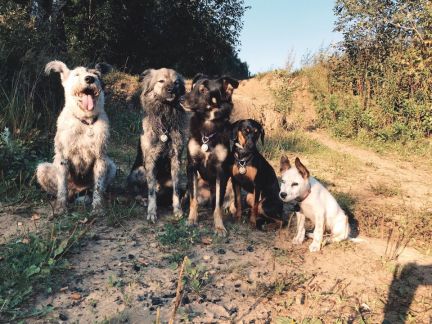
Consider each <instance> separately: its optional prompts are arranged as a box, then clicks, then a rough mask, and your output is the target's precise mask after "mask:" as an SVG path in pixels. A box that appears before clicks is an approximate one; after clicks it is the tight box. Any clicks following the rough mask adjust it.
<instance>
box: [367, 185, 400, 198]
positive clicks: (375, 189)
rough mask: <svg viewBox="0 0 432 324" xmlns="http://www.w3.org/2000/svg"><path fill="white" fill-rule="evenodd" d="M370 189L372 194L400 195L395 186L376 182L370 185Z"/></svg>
mask: <svg viewBox="0 0 432 324" xmlns="http://www.w3.org/2000/svg"><path fill="white" fill-rule="evenodd" d="M370 189H371V191H372V193H373V194H374V195H377V196H384V197H394V196H398V195H400V189H399V188H395V187H390V186H389V185H387V184H385V183H383V182H378V183H376V184H373V185H371V186H370Z"/></svg>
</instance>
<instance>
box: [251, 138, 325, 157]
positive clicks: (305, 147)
mask: <svg viewBox="0 0 432 324" xmlns="http://www.w3.org/2000/svg"><path fill="white" fill-rule="evenodd" d="M325 149H326V148H325V147H324V146H322V145H321V144H319V143H318V142H317V141H315V140H313V139H310V138H309V137H307V136H305V135H304V134H303V133H302V132H301V131H293V132H282V131H281V132H280V133H274V134H272V135H271V136H268V137H267V139H266V143H265V145H264V146H263V147H261V148H260V152H261V154H262V155H263V156H264V157H265V158H266V159H268V160H279V159H280V157H281V155H282V154H286V153H287V152H289V153H295V154H318V153H323V152H324V151H325Z"/></svg>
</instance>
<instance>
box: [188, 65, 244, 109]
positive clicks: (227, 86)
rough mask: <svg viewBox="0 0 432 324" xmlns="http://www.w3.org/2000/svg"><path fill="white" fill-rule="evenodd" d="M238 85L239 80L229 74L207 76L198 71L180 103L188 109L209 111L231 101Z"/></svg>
mask: <svg viewBox="0 0 432 324" xmlns="http://www.w3.org/2000/svg"><path fill="white" fill-rule="evenodd" d="M238 86H239V82H238V81H237V80H235V79H233V78H231V77H229V76H222V77H220V78H209V77H208V76H207V75H204V74H201V73H199V74H197V75H196V76H195V77H194V78H193V80H192V88H191V91H190V92H188V93H187V94H186V95H185V96H184V98H183V100H182V102H181V104H182V106H183V108H184V109H185V110H188V111H191V110H192V111H201V112H207V111H211V110H213V109H217V108H220V106H221V104H223V103H227V102H231V97H232V94H233V92H234V89H237V87H238Z"/></svg>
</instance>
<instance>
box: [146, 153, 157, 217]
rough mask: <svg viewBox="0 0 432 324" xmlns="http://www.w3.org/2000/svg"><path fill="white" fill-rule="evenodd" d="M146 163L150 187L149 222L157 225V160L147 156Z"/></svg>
mask: <svg viewBox="0 0 432 324" xmlns="http://www.w3.org/2000/svg"><path fill="white" fill-rule="evenodd" d="M144 163H145V169H146V178H147V186H148V207H147V220H149V221H151V222H153V223H155V222H156V220H157V207H156V174H155V160H154V159H153V157H152V156H145V162H144Z"/></svg>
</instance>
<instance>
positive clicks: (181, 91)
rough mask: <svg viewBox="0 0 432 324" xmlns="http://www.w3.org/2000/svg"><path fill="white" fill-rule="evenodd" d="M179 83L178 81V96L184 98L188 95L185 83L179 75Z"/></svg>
mask: <svg viewBox="0 0 432 324" xmlns="http://www.w3.org/2000/svg"><path fill="white" fill-rule="evenodd" d="M177 81H178V85H179V87H178V89H179V90H178V96H183V95H184V94H185V93H186V87H185V81H184V78H183V76H182V75H181V74H178V73H177Z"/></svg>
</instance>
